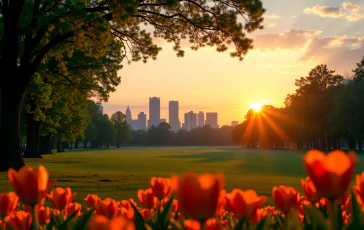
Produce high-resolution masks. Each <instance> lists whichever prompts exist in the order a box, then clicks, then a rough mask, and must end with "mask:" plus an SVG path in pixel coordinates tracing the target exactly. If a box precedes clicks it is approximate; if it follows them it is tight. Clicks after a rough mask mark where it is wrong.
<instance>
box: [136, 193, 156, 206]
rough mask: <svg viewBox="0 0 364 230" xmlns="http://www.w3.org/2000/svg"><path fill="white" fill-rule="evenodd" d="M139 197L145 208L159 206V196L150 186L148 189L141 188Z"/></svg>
mask: <svg viewBox="0 0 364 230" xmlns="http://www.w3.org/2000/svg"><path fill="white" fill-rule="evenodd" d="M138 199H139V202H140V204H141V205H142V206H143V207H144V208H149V209H151V208H156V207H157V206H158V198H157V197H155V196H154V194H153V192H152V189H150V188H148V189H146V190H143V189H140V190H139V191H138Z"/></svg>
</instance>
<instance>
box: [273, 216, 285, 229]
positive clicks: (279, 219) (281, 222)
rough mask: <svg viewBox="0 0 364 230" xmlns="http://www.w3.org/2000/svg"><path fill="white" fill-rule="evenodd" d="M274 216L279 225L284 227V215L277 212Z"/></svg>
mask: <svg viewBox="0 0 364 230" xmlns="http://www.w3.org/2000/svg"><path fill="white" fill-rule="evenodd" d="M274 217H275V219H276V220H277V223H278V225H279V227H281V228H283V221H284V220H283V218H282V216H281V215H279V214H275V215H274Z"/></svg>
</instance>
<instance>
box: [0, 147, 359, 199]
mask: <svg viewBox="0 0 364 230" xmlns="http://www.w3.org/2000/svg"><path fill="white" fill-rule="evenodd" d="M304 154H305V152H299V151H272V150H252V149H241V148H238V147H168V148H167V147H166V148H161V147H156V148H153V147H148V148H144V147H143V148H121V149H112V150H101V151H99V150H97V151H87V152H83V151H77V152H66V153H62V154H60V153H57V154H54V155H47V156H44V159H41V160H39V159H27V160H26V164H27V165H29V166H33V167H35V166H37V165H39V164H42V165H44V166H46V168H47V169H48V171H49V172H50V175H51V178H56V179H57V182H56V184H55V186H61V187H66V186H69V187H71V188H72V189H73V191H75V192H77V196H76V198H75V201H78V202H80V201H82V200H83V198H84V197H85V196H86V195H87V194H88V193H97V194H99V195H100V197H101V198H106V197H113V198H115V199H127V198H129V197H133V198H135V197H136V192H137V191H138V189H141V188H142V189H144V188H147V187H148V186H149V179H150V178H151V177H152V176H164V177H169V176H170V175H172V174H181V173H183V172H185V171H194V172H197V173H206V172H208V173H217V172H221V173H224V175H225V188H226V189H227V191H231V189H233V188H241V189H243V190H245V189H255V190H256V191H257V192H258V193H259V194H262V195H263V194H264V195H267V196H268V197H269V199H268V204H272V202H273V201H272V198H271V191H272V187H273V186H275V185H280V184H283V185H288V186H293V187H296V188H300V186H301V185H300V178H303V177H305V172H304V170H303V166H302V157H303V155H304ZM358 158H359V159H361V158H363V157H361V156H358ZM361 171H364V159H361V162H360V163H359V165H358V167H357V172H361ZM11 189H12V187H11V184H10V183H9V181H8V177H7V174H6V173H1V174H0V191H10V190H11Z"/></svg>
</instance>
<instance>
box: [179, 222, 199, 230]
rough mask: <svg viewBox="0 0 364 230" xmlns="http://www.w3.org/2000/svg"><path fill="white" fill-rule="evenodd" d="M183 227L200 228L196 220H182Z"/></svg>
mask: <svg viewBox="0 0 364 230" xmlns="http://www.w3.org/2000/svg"><path fill="white" fill-rule="evenodd" d="M183 227H185V229H186V230H200V229H201V224H200V222H198V221H197V220H185V221H183Z"/></svg>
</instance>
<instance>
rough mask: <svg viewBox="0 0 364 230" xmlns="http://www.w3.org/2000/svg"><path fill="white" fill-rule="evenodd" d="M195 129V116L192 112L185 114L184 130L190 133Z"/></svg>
mask: <svg viewBox="0 0 364 230" xmlns="http://www.w3.org/2000/svg"><path fill="white" fill-rule="evenodd" d="M196 127H197V114H196V113H194V112H193V111H190V112H188V113H185V123H184V129H185V130H187V131H191V130H192V129H194V128H196Z"/></svg>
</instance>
